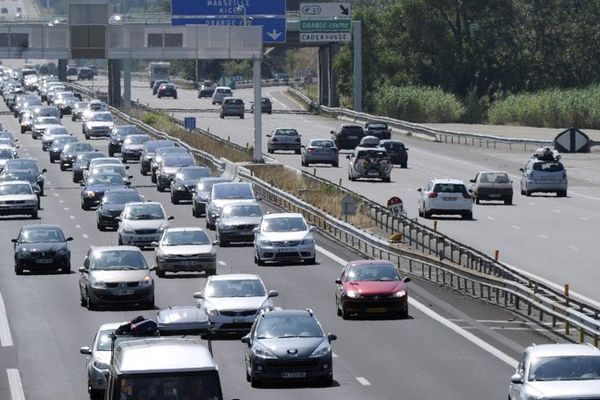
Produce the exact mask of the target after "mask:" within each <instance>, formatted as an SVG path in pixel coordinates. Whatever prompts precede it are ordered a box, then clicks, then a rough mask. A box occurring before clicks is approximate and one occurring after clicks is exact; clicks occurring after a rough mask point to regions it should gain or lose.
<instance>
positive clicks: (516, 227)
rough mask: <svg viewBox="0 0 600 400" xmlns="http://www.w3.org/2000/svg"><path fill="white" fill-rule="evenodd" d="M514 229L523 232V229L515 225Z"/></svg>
mask: <svg viewBox="0 0 600 400" xmlns="http://www.w3.org/2000/svg"><path fill="white" fill-rule="evenodd" d="M512 228H513V229H516V230H518V231H520V230H521V227H520V226H517V225H513V226H512Z"/></svg>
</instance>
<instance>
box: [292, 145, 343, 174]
mask: <svg viewBox="0 0 600 400" xmlns="http://www.w3.org/2000/svg"><path fill="white" fill-rule="evenodd" d="M301 163H302V166H303V167H308V166H309V165H310V164H330V165H331V166H332V167H336V168H337V167H338V166H339V152H338V149H337V147H335V142H334V141H333V140H331V139H310V140H309V141H308V143H307V144H306V146H302V161H301Z"/></svg>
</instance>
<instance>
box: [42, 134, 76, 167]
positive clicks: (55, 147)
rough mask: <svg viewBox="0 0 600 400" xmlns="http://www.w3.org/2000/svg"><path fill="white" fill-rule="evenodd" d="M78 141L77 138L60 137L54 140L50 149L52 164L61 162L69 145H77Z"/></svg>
mask: <svg viewBox="0 0 600 400" xmlns="http://www.w3.org/2000/svg"><path fill="white" fill-rule="evenodd" d="M77 141H78V139H77V138H76V137H75V136H59V137H55V138H54V139H53V140H52V144H51V145H50V147H49V148H48V152H49V154H50V163H51V164H54V162H56V161H58V160H60V155H61V153H62V152H63V149H64V148H65V146H66V145H67V144H68V143H76V142H77Z"/></svg>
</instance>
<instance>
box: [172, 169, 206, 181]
mask: <svg viewBox="0 0 600 400" xmlns="http://www.w3.org/2000/svg"><path fill="white" fill-rule="evenodd" d="M208 176H210V169H208V168H202V167H200V168H184V169H182V170H180V171H179V172H178V173H177V175H176V176H175V177H176V179H179V180H188V179H200V178H206V177H208Z"/></svg>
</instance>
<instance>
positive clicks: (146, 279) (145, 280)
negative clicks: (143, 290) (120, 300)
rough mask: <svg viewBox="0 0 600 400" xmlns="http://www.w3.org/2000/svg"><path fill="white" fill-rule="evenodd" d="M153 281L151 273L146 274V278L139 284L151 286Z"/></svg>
mask: <svg viewBox="0 0 600 400" xmlns="http://www.w3.org/2000/svg"><path fill="white" fill-rule="evenodd" d="M153 283H154V282H153V281H152V277H151V276H150V275H146V276H144V279H142V280H141V281H140V283H139V285H140V287H149V286H152V284H153Z"/></svg>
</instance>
